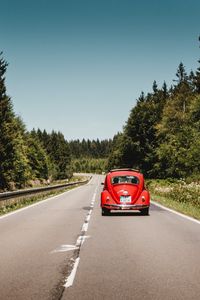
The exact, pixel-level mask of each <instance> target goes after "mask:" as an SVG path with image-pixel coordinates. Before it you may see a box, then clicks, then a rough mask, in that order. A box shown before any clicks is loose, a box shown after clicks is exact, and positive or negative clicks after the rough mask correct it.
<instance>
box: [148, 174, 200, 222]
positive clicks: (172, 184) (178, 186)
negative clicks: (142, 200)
mask: <svg viewBox="0 0 200 300" xmlns="http://www.w3.org/2000/svg"><path fill="white" fill-rule="evenodd" d="M147 187H148V189H149V191H150V194H151V199H152V200H153V201H155V202H157V203H160V204H162V205H164V206H166V207H168V208H171V209H174V210H176V211H178V212H181V213H183V214H185V215H188V216H190V217H193V218H195V219H197V220H200V185H199V184H198V183H194V182H193V183H190V184H186V183H185V182H184V181H170V180H156V179H155V180H147Z"/></svg>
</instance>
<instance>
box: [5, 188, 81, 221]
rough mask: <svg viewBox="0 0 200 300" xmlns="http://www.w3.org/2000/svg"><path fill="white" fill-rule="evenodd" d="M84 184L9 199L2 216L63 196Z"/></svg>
mask: <svg viewBox="0 0 200 300" xmlns="http://www.w3.org/2000/svg"><path fill="white" fill-rule="evenodd" d="M80 185H82V184H76V185H73V186H69V187H66V188H62V189H60V190H56V191H48V192H42V193H40V194H36V195H31V196H23V197H22V196H21V197H18V198H14V199H8V200H6V201H4V204H3V205H1V206H0V216H1V215H4V214H7V213H9V212H12V211H15V210H17V209H20V208H23V207H26V206H29V205H32V204H34V203H37V202H40V201H42V200H45V199H47V198H49V197H53V196H56V195H59V194H62V193H64V192H66V191H69V190H71V189H74V188H76V187H78V186H80Z"/></svg>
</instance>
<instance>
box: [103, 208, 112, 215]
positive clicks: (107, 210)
mask: <svg viewBox="0 0 200 300" xmlns="http://www.w3.org/2000/svg"><path fill="white" fill-rule="evenodd" d="M101 215H102V216H109V215H110V210H109V209H107V208H102V212H101Z"/></svg>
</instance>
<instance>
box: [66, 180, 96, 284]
mask: <svg viewBox="0 0 200 300" xmlns="http://www.w3.org/2000/svg"><path fill="white" fill-rule="evenodd" d="M97 189H98V185H97V187H96V189H95V192H94V194H93V197H92V200H91V203H90V210H89V212H88V213H87V215H86V217H85V220H84V223H83V226H82V229H81V234H80V235H79V237H78V238H77V241H76V244H75V246H73V247H74V249H72V247H71V249H70V250H76V252H75V257H74V258H72V259H71V261H70V263H71V264H70V265H71V268H72V270H71V273H70V274H69V275H68V276H67V278H66V279H65V284H64V287H65V288H69V287H70V286H72V285H73V282H74V278H75V276H76V271H77V268H78V265H79V262H80V250H81V246H82V245H83V243H84V241H85V239H86V238H89V236H86V232H87V230H88V226H89V221H90V218H91V215H92V211H93V208H94V203H95V199H96V195H97ZM68 246H72V245H68ZM66 251H69V250H66Z"/></svg>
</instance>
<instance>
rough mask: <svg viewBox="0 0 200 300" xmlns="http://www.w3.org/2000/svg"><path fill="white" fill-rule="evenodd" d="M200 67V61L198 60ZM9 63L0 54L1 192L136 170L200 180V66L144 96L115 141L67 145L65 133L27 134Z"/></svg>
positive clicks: (179, 71)
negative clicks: (9, 81) (12, 92)
mask: <svg viewBox="0 0 200 300" xmlns="http://www.w3.org/2000/svg"><path fill="white" fill-rule="evenodd" d="M198 64H200V60H199V61H198ZM7 67H8V63H7V62H6V61H5V59H4V58H3V54H2V53H0V190H1V191H4V190H14V189H16V188H22V187H26V186H31V185H32V184H33V183H34V181H35V180H40V182H41V183H45V182H47V181H49V180H50V181H52V180H60V179H66V178H70V177H71V176H72V174H73V172H92V173H95V172H96V173H102V172H106V171H107V170H109V169H111V168H119V167H131V168H132V167H133V168H137V169H139V170H141V171H142V172H143V173H144V174H145V176H146V177H148V178H163V179H166V178H177V179H180V178H193V179H195V180H199V179H200V175H199V173H200V65H199V66H198V67H197V69H196V70H195V71H191V72H190V73H189V74H187V72H186V69H185V66H184V64H183V63H182V62H181V63H180V64H179V66H178V69H177V71H176V73H175V76H174V77H175V78H174V79H173V85H171V86H170V87H167V84H166V83H165V82H164V83H163V85H162V87H161V88H159V87H158V85H157V82H156V81H154V82H153V86H152V92H149V93H147V94H146V95H145V94H144V92H141V95H140V96H139V98H138V99H137V102H136V105H135V106H134V107H133V108H132V109H131V111H130V115H129V116H128V120H127V122H126V124H125V125H124V128H123V131H122V132H119V133H117V134H116V135H115V136H114V137H113V139H105V140H102V141H100V140H99V139H98V138H97V139H96V140H89V139H88V140H85V139H83V140H79V139H77V140H71V141H67V140H66V139H65V137H64V135H63V133H61V132H56V131H52V132H51V133H47V131H46V130H43V131H42V130H40V129H39V128H38V129H33V130H32V131H30V132H29V131H28V130H27V129H26V125H25V124H24V122H23V121H22V119H21V118H20V117H19V116H17V115H16V114H15V112H14V108H13V103H12V100H11V98H10V97H9V96H8V95H7V92H6V84H5V79H6V71H7Z"/></svg>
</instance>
